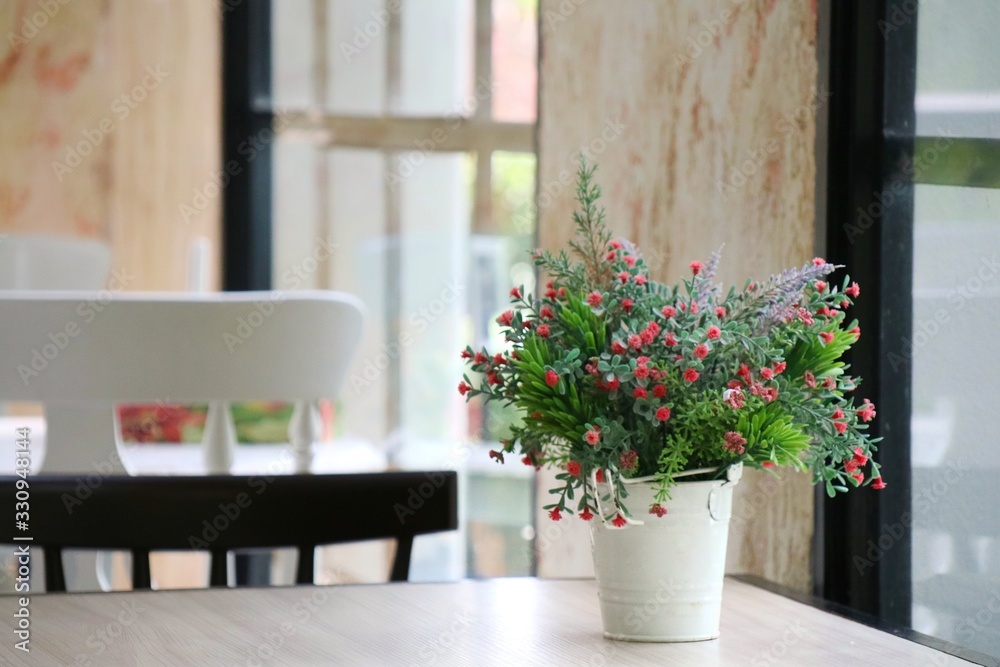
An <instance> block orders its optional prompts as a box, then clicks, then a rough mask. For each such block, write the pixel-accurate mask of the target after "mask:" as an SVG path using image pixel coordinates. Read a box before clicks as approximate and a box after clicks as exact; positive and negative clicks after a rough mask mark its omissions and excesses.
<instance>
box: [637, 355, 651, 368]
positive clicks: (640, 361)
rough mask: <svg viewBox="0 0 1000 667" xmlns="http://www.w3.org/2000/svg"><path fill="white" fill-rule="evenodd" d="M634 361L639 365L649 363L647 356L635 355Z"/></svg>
mask: <svg viewBox="0 0 1000 667" xmlns="http://www.w3.org/2000/svg"><path fill="white" fill-rule="evenodd" d="M635 363H637V364H639V365H640V366H645V365H646V364H648V363H649V357H646V356H641V357H636V358H635Z"/></svg>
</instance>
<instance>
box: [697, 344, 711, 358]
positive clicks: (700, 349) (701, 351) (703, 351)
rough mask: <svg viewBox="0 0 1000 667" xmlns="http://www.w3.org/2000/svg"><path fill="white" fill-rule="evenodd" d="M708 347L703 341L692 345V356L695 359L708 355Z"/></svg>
mask: <svg viewBox="0 0 1000 667" xmlns="http://www.w3.org/2000/svg"><path fill="white" fill-rule="evenodd" d="M708 352H709V347H708V345H706V344H705V343H699V344H698V345H695V346H694V357H695V359H704V358H705V357H707V356H708Z"/></svg>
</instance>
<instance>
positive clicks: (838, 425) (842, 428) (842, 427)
mask: <svg viewBox="0 0 1000 667" xmlns="http://www.w3.org/2000/svg"><path fill="white" fill-rule="evenodd" d="M833 427H834V428H835V429H837V433H839V434H840V435H844V433H846V432H847V423H846V422H833Z"/></svg>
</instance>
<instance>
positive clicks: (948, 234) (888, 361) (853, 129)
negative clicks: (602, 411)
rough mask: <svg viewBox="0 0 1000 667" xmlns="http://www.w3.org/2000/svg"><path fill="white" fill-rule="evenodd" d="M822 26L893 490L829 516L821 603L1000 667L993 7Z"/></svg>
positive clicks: (852, 14)
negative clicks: (841, 605)
mask: <svg viewBox="0 0 1000 667" xmlns="http://www.w3.org/2000/svg"><path fill="white" fill-rule="evenodd" d="M826 11H829V12H831V14H830V22H829V26H830V38H831V54H830V78H831V84H832V87H833V93H834V95H833V97H832V100H833V104H832V106H831V108H830V128H831V129H830V135H829V159H828V162H827V166H828V169H829V173H828V179H829V190H828V192H829V194H828V208H827V226H828V229H829V234H828V242H829V246H830V248H829V256H830V257H831V258H832V259H834V260H835V261H838V262H841V263H844V264H848V265H849V267H850V269H851V273H852V274H856V273H860V274H862V276H863V278H864V280H862V289H863V290H865V292H866V293H863V298H867V301H866V303H867V305H866V306H863V308H864V309H863V311H862V313H861V315H860V319H861V327H862V331H863V332H866V334H867V335H866V336H863V338H862V341H865V339H866V338H867V343H865V344H864V345H862V346H861V347H860V348H859V349H858V350H857V352H856V354H855V357H854V359H853V360H852V363H853V365H854V368H853V371H854V372H857V373H859V374H861V375H863V376H864V377H865V379H866V384H867V385H869V386H868V388H867V393H868V394H869V395H872V394H873V393H874V395H876V397H877V399H876V402H877V403H879V402H880V403H879V424H878V427H877V428H878V431H879V435H882V436H883V437H884V438H885V440H884V441H883V442H882V443H881V447H880V452H879V458H880V459H881V461H882V462H883V463H884V465H885V471H886V477H887V479H888V483H889V488H888V489H886V491H885V492H883V493H880V494H877V495H876V494H871V493H869V494H864V493H862V494H858V496H857V497H856V498H852V499H836V500H834V501H826V502H824V503H823V512H822V514H823V518H822V524H821V526H819V530H818V534H819V535H820V536H821V539H822V540H823V541H824V543H825V546H824V547H823V549H822V550H821V558H820V567H819V568H818V569H817V584H818V589H819V590H820V592H822V593H823V594H824V595H825V596H826V597H828V598H830V599H834V600H837V601H840V602H845V603H847V604H850V605H851V606H853V607H856V608H858V609H861V610H863V611H867V612H869V613H873V614H875V615H877V616H879V617H880V618H881V619H883V620H885V621H889V622H891V623H894V624H896V625H902V626H905V627H910V628H913V629H914V630H916V631H918V632H921V633H924V634H926V635H929V636H931V637H934V638H937V639H940V640H944V641H945V642H950V643H951V644H952V647H951V650H952V652H954V653H956V654H958V655H963V654H964V655H966V657H969V658H970V659H972V660H974V661H979V660H980V659H982V658H983V657H985V656H994V657H1000V614H998V613H996V612H994V611H993V610H994V609H1000V592H998V591H1000V588H998V584H1000V577H998V572H1000V565H998V564H1000V559H998V554H1000V523H998V522H997V520H996V518H995V517H996V512H995V510H994V509H993V507H992V505H993V501H994V500H996V497H997V496H996V493H997V491H996V489H997V488H998V487H997V484H996V483H995V481H994V479H993V472H992V471H993V470H996V469H1000V453H998V452H997V451H996V448H995V447H994V446H993V444H992V443H993V440H994V438H992V423H993V421H994V420H993V419H992V417H993V412H995V410H994V408H993V405H994V404H995V403H996V400H997V398H998V396H1000V388H998V386H997V384H996V382H995V378H996V377H997V374H998V372H1000V356H998V355H997V353H996V350H995V346H994V345H993V342H992V339H993V335H992V332H993V330H994V329H995V328H996V326H997V324H998V321H997V316H996V312H997V308H996V306H997V304H998V299H997V297H998V295H1000V264H998V260H1000V257H998V253H1000V208H998V206H1000V190H997V189H996V188H1000V150H998V147H1000V142H998V141H997V140H998V138H1000V67H997V65H996V59H995V58H993V57H992V56H993V55H994V54H995V52H996V40H995V35H994V34H993V31H992V30H991V27H992V26H994V25H996V22H997V21H998V20H1000V7H998V6H997V5H996V3H992V2H986V1H984V0H961V1H956V2H948V3H943V2H932V1H930V0H928V1H925V2H920V3H918V2H916V1H914V0H907V1H895V0H889V1H887V2H882V3H866V2H846V3H839V2H834V3H828V5H827V10H826ZM873 26H874V27H875V29H873ZM838 94H839V95H840V98H839V100H838ZM866 283H867V289H866V287H865V285H866ZM986 659H987V660H989V659H988V658H986Z"/></svg>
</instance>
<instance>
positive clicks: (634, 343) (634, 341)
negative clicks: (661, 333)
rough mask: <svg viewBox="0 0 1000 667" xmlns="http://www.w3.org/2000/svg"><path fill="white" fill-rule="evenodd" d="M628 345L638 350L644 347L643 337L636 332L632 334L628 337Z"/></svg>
mask: <svg viewBox="0 0 1000 667" xmlns="http://www.w3.org/2000/svg"><path fill="white" fill-rule="evenodd" d="M628 346H629V347H631V348H632V349H633V350H638V349H639V348H641V347H642V337H641V336H637V335H636V334H632V335H631V336H629V337H628Z"/></svg>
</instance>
